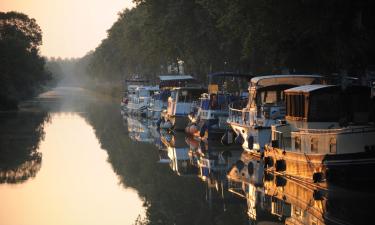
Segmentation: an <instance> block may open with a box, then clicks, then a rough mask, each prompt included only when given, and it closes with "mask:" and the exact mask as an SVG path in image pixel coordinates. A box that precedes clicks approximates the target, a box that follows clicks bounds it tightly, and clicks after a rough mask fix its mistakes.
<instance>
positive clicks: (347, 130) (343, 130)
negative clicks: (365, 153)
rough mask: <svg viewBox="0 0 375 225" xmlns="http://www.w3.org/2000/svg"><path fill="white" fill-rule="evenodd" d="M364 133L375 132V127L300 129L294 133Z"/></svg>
mask: <svg viewBox="0 0 375 225" xmlns="http://www.w3.org/2000/svg"><path fill="white" fill-rule="evenodd" d="M363 132H375V127H371V126H365V127H343V128H335V129H329V128H327V129H306V128H305V129H299V130H298V131H294V132H292V133H301V134H339V133H363Z"/></svg>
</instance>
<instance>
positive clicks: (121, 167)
mask: <svg viewBox="0 0 375 225" xmlns="http://www.w3.org/2000/svg"><path fill="white" fill-rule="evenodd" d="M103 104H104V103H101V105H95V104H91V105H89V106H88V109H87V110H86V111H87V112H88V113H87V114H86V119H87V121H88V122H89V123H90V124H91V125H92V126H93V128H94V129H95V133H96V136H97V137H98V139H99V141H100V143H101V147H102V148H103V149H105V150H106V151H107V152H108V157H109V158H108V161H109V162H110V164H111V165H112V167H113V170H114V171H115V172H116V174H118V175H119V178H120V180H121V184H122V185H124V186H125V187H132V188H135V189H136V190H137V191H138V193H139V195H140V196H141V197H142V198H143V200H144V202H145V203H144V204H145V206H146V208H147V213H146V216H147V218H143V219H137V223H138V224H143V223H149V224H245V223H246V221H247V216H246V204H229V205H227V206H226V208H225V211H223V207H222V205H221V204H220V203H219V202H213V204H212V207H209V204H208V203H207V202H206V201H205V196H206V185H205V183H203V182H201V181H200V180H199V178H197V177H181V176H177V175H176V174H175V173H173V171H172V170H170V168H169V166H168V165H166V164H160V163H156V162H157V161H159V156H158V150H157V148H156V147H154V146H153V145H152V144H148V143H140V142H133V141H132V140H131V139H130V138H129V137H128V133H127V132H128V129H127V127H124V126H123V123H122V117H121V115H120V113H119V108H118V106H117V105H113V104H104V105H103ZM114 115H118V116H114Z"/></svg>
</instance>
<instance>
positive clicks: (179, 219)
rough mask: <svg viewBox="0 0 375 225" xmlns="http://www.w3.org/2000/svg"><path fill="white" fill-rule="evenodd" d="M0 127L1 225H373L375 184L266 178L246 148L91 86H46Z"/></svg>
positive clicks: (0, 117) (4, 118) (2, 118)
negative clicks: (130, 106) (160, 123)
mask: <svg viewBox="0 0 375 225" xmlns="http://www.w3.org/2000/svg"><path fill="white" fill-rule="evenodd" d="M0 125H1V126H0V224H1V225H2V224H4V225H34V224H35V225H47V224H48V225H49V224H57V225H60V224H61V225H86V224H87V225H91V224H94V225H95V224H113V225H117V224H200V225H201V224H371V221H373V217H372V215H371V214H372V210H371V208H372V207H371V206H372V205H373V202H374V200H375V197H374V194H373V191H372V190H373V189H372V186H369V187H367V188H365V189H364V188H363V187H359V186H358V187H356V186H354V187H350V188H349V189H348V188H342V187H335V188H332V187H328V188H324V189H321V188H317V187H315V186H311V185H305V184H301V183H300V182H297V181H295V180H292V179H288V178H285V177H280V176H276V175H274V174H265V173H264V170H263V162H262V160H260V159H256V158H253V157H251V156H249V155H247V154H245V153H243V152H242V151H241V148H240V147H238V146H237V147H236V146H234V147H224V146H222V145H220V144H219V143H216V142H209V143H207V142H200V141H197V140H194V139H191V138H187V137H185V135H184V134H183V133H170V132H164V131H157V130H156V129H155V127H154V125H153V123H151V122H150V121H147V120H142V119H137V118H131V117H127V116H125V115H124V116H122V115H121V114H120V110H119V105H118V103H117V102H112V101H111V100H108V99H105V98H103V97H100V96H95V95H93V94H91V93H89V92H88V91H85V90H83V89H79V88H57V89H55V90H53V91H51V92H47V93H45V94H43V95H41V96H40V97H39V98H37V99H35V100H33V101H30V102H27V103H25V104H24V105H23V106H22V109H21V110H20V111H19V112H10V113H0ZM369 185H370V184H369ZM365 186H366V185H365Z"/></svg>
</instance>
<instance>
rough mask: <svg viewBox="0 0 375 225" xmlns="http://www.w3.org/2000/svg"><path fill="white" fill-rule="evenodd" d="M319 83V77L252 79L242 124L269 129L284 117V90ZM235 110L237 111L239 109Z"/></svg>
mask: <svg viewBox="0 0 375 225" xmlns="http://www.w3.org/2000/svg"><path fill="white" fill-rule="evenodd" d="M321 82H322V76H319V75H269V76H259V77H254V78H252V79H251V82H250V85H249V88H248V91H249V98H248V102H247V106H246V107H245V111H246V115H243V119H244V120H246V121H244V122H246V124H247V125H250V126H262V127H270V125H271V124H272V123H273V121H275V120H276V119H281V118H284V117H285V95H284V90H286V89H289V88H292V87H295V86H300V85H306V84H316V83H321ZM236 108H237V111H238V109H239V108H238V107H236ZM239 110H242V109H239ZM234 111H236V109H234ZM233 114H235V112H234V113H233ZM241 114H242V112H241Z"/></svg>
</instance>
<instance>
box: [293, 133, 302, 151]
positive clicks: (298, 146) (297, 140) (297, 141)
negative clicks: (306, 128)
mask: <svg viewBox="0 0 375 225" xmlns="http://www.w3.org/2000/svg"><path fill="white" fill-rule="evenodd" d="M294 149H295V150H296V151H300V150H301V138H300V137H299V136H296V137H295V138H294Z"/></svg>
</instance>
